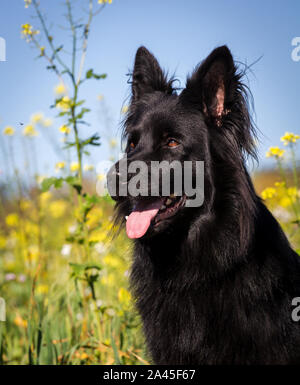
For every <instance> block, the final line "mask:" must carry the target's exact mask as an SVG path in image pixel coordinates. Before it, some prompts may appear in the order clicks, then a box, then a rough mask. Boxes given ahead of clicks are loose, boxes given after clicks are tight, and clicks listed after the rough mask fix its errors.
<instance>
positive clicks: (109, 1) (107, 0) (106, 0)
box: [98, 0, 112, 4]
mask: <svg viewBox="0 0 300 385" xmlns="http://www.w3.org/2000/svg"><path fill="white" fill-rule="evenodd" d="M104 3H108V4H111V3H112V0H98V4H104Z"/></svg>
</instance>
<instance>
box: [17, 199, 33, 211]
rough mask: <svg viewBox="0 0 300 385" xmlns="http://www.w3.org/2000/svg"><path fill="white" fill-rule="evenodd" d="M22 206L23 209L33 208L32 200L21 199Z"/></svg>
mask: <svg viewBox="0 0 300 385" xmlns="http://www.w3.org/2000/svg"><path fill="white" fill-rule="evenodd" d="M20 208H21V210H22V211H26V210H28V209H29V208H31V202H30V201H29V200H26V199H22V200H21V201H20Z"/></svg>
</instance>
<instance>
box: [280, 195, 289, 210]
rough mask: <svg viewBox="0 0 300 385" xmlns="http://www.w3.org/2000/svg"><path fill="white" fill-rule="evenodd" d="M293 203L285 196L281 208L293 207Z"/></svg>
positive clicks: (281, 201)
mask: <svg viewBox="0 0 300 385" xmlns="http://www.w3.org/2000/svg"><path fill="white" fill-rule="evenodd" d="M291 203H292V202H291V198H289V197H288V196H283V197H282V198H281V199H280V201H279V206H281V207H285V208H287V207H289V206H290V205H291Z"/></svg>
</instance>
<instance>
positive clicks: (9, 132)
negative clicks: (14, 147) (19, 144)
mask: <svg viewBox="0 0 300 385" xmlns="http://www.w3.org/2000/svg"><path fill="white" fill-rule="evenodd" d="M14 133H15V129H14V128H13V127H12V126H6V127H4V130H3V134H4V135H7V136H13V135H14Z"/></svg>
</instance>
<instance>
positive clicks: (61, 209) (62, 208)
mask: <svg viewBox="0 0 300 385" xmlns="http://www.w3.org/2000/svg"><path fill="white" fill-rule="evenodd" d="M66 210H67V204H66V202H65V201H63V200H61V199H60V200H56V201H54V202H51V203H50V205H49V211H50V213H51V215H52V216H53V218H60V217H62V216H63V215H64V214H65V212H66Z"/></svg>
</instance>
